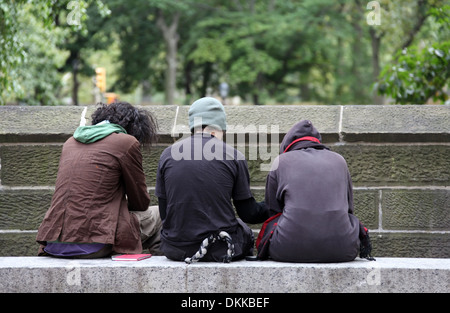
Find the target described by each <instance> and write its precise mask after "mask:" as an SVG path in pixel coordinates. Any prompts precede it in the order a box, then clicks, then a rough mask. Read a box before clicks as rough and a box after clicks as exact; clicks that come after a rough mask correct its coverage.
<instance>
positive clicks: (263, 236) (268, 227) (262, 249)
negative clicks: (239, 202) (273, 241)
mask: <svg viewBox="0 0 450 313" xmlns="http://www.w3.org/2000/svg"><path fill="white" fill-rule="evenodd" d="M280 216H281V213H278V214H276V215H274V216H271V217H269V218H268V219H267V220H266V221H265V222H264V224H263V226H262V227H261V230H260V231H259V235H258V238H257V239H256V250H257V257H258V259H260V260H266V259H268V258H269V244H270V238H272V235H273V232H274V231H275V228H276V227H277V225H278V220H279V219H280Z"/></svg>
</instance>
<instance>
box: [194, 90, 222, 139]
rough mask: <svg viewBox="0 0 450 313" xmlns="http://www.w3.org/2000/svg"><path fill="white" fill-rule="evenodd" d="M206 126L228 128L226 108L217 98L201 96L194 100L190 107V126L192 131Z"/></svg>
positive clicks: (220, 128)
mask: <svg viewBox="0 0 450 313" xmlns="http://www.w3.org/2000/svg"><path fill="white" fill-rule="evenodd" d="M204 126H211V127H213V128H215V129H218V130H221V131H225V130H226V129H227V116H226V114H225V108H224V107H223V105H222V103H220V101H219V100H217V99H215V98H212V97H204V98H200V99H198V100H196V101H194V103H192V105H191V107H190V108H189V128H190V130H191V132H193V131H194V129H197V128H201V127H204Z"/></svg>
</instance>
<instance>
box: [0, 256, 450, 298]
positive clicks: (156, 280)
mask: <svg viewBox="0 0 450 313" xmlns="http://www.w3.org/2000/svg"><path fill="white" fill-rule="evenodd" d="M449 282H450V259H413V258H378V259H377V261H376V262H369V261H366V260H362V259H356V260H355V261H352V262H347V263H328V264H317V263H311V264H305V263H281V262H273V261H264V262H249V261H237V262H232V263H230V264H222V263H197V264H192V265H186V264H185V263H183V262H174V261H170V260H168V259H167V258H165V257H157V256H154V257H152V258H150V259H147V260H143V261H139V262H118V261H111V260H109V259H103V260H65V259H55V258H49V257H0V292H108V293H109V292H110V293H117V292H133V293H134V292H159V293H173V292H176V293H185V292H214V293H229V292H232V293H255V292H262V293H271V292H277V293H280V292H281V293H286V292H287V293H297V292H440V293H447V292H450V287H449Z"/></svg>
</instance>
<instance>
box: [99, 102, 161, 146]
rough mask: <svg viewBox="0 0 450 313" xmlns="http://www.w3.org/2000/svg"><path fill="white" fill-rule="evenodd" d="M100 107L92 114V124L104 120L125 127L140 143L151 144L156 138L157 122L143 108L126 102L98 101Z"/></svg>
mask: <svg viewBox="0 0 450 313" xmlns="http://www.w3.org/2000/svg"><path fill="white" fill-rule="evenodd" d="M99 105H100V107H99V108H98V109H97V110H95V112H94V113H93V114H92V116H91V118H92V125H95V124H98V123H100V122H102V121H104V120H108V121H109V122H110V123H113V124H118V125H120V126H122V127H123V128H125V130H126V131H127V133H128V134H129V135H132V136H134V137H135V138H136V139H137V140H138V141H139V142H140V143H141V144H142V145H144V146H146V145H151V144H152V143H155V142H156V141H157V139H158V134H157V131H158V124H157V122H156V119H155V118H154V117H153V115H152V114H151V113H150V112H148V111H147V110H144V109H138V108H135V107H134V106H132V105H131V104H130V103H128V102H114V103H111V104H104V103H99Z"/></svg>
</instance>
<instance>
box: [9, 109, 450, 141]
mask: <svg viewBox="0 0 450 313" xmlns="http://www.w3.org/2000/svg"><path fill="white" fill-rule="evenodd" d="M83 108H84V107H81V106H80V107H73V106H57V107H48V106H38V107H33V106H0V115H1V116H2V124H1V125H0V142H16V143H17V142H63V141H64V140H65V139H67V138H68V137H69V136H71V135H72V133H73V132H74V130H75V129H76V127H77V126H78V125H79V122H80V116H81V112H82V111H83ZM95 108H96V107H95V106H89V107H88V112H87V114H86V117H87V118H88V124H89V123H90V121H89V118H90V116H91V114H92V113H93V112H94V110H95ZM144 108H145V109H146V110H149V111H150V112H152V113H153V114H154V116H155V117H156V118H157V120H158V124H159V129H160V139H161V141H160V142H163V143H169V142H173V141H174V139H176V138H179V137H181V136H182V135H183V134H185V133H189V127H188V110H189V107H188V106H175V105H168V106H163V105H150V106H145V107H144ZM225 110H226V113H227V122H228V124H229V125H230V131H229V132H230V133H234V134H238V133H240V132H242V131H243V132H244V133H249V132H251V130H252V129H253V128H251V127H250V128H249V127H248V126H254V127H256V129H255V130H256V132H258V133H265V132H266V131H267V132H268V133H274V132H277V133H278V134H279V135H280V137H282V136H284V134H285V133H286V132H287V131H288V130H289V129H290V128H291V127H292V125H294V124H295V123H296V122H298V121H300V120H302V119H309V120H311V121H313V123H314V124H315V126H316V127H317V128H318V130H319V131H320V132H321V134H322V137H323V140H324V142H336V141H347V142H355V141H368V142H402V141H403V142H449V141H450V106H448V105H346V106H337V105H265V106H226V107H225ZM236 126H242V127H236ZM272 126H275V128H273V127H272Z"/></svg>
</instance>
